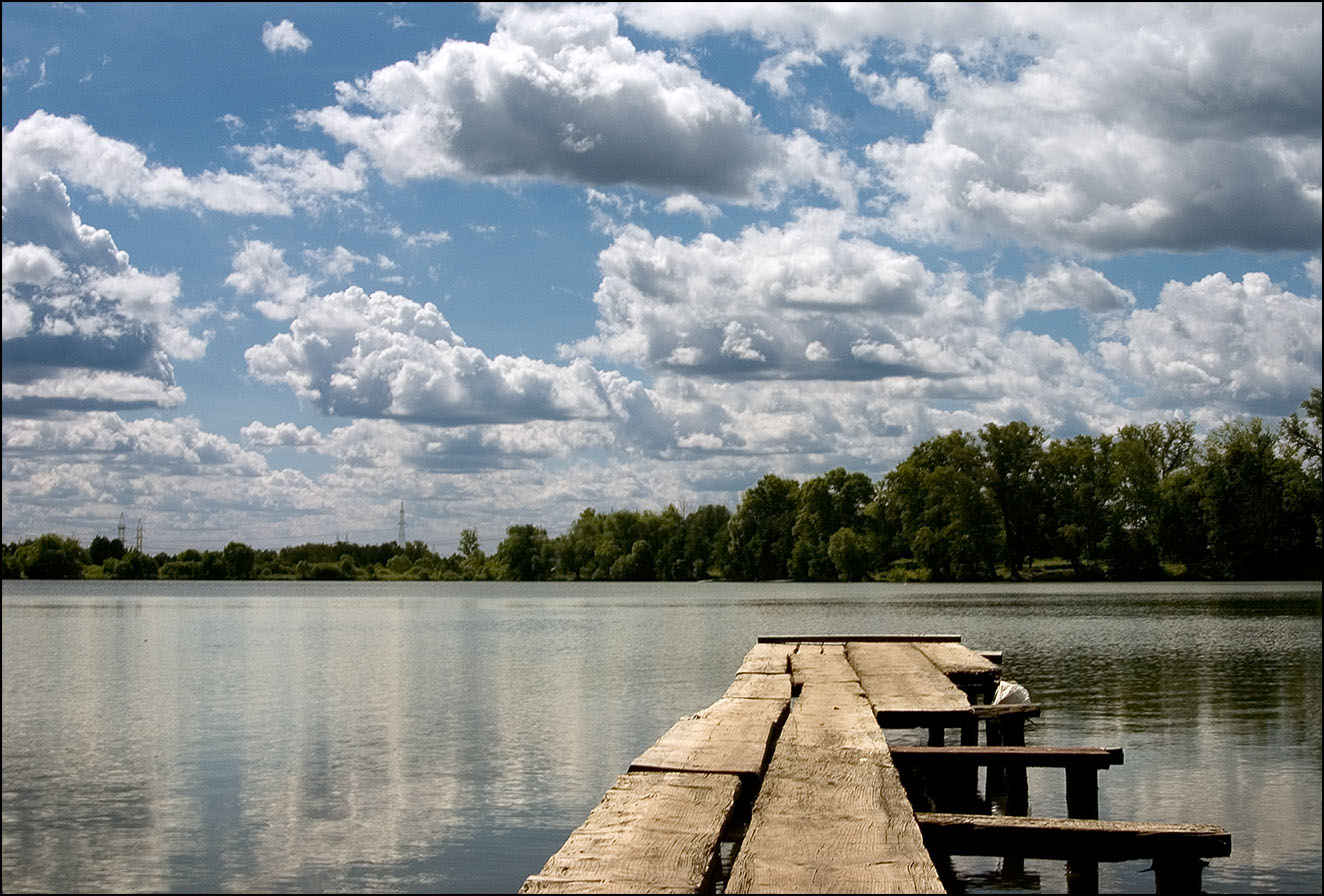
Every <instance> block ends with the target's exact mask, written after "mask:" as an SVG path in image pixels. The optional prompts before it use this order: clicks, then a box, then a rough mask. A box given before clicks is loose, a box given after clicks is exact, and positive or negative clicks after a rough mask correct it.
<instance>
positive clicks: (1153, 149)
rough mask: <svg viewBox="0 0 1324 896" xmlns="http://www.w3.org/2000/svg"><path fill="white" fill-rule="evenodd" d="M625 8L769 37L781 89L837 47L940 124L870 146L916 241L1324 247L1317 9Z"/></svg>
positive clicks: (649, 23) (1068, 247)
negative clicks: (1125, 36) (1323, 241)
mask: <svg viewBox="0 0 1324 896" xmlns="http://www.w3.org/2000/svg"><path fill="white" fill-rule="evenodd" d="M621 15H622V17H623V18H624V19H625V20H626V21H627V22H629V23H630V24H631V25H633V26H635V27H638V28H642V29H645V30H647V31H649V32H652V33H654V34H661V35H666V36H668V37H672V38H677V39H691V38H694V37H696V36H698V35H701V34H707V33H718V32H726V33H741V32H743V33H747V34H750V35H752V36H753V37H754V38H755V39H757V40H759V41H761V42H763V43H764V44H765V45H766V46H767V47H768V50H769V53H770V56H769V58H768V59H767V60H766V61H765V62H764V64H763V67H762V68H761V69H760V76H759V77H760V79H761V80H762V81H763V82H764V83H766V84H768V86H769V87H770V88H771V89H773V90H774V92H776V93H778V94H785V93H790V92H791V90H792V89H793V87H792V84H791V81H792V79H793V78H794V77H795V75H796V73H797V70H798V69H799V68H802V67H803V65H804V64H807V63H808V62H810V61H811V60H818V59H823V60H826V59H828V58H835V59H837V60H839V61H840V64H841V65H842V67H843V68H844V69H845V71H846V72H847V74H848V75H849V77H850V79H851V81H852V83H853V84H854V85H855V87H856V88H857V89H858V90H860V91H861V92H862V93H863V94H864V95H865V96H867V97H868V98H869V99H870V100H871V101H872V102H874V103H875V104H877V105H879V106H882V107H885V108H888V109H893V110H899V111H905V112H908V113H910V114H911V115H914V116H918V117H919V118H920V119H921V120H922V121H924V122H926V123H927V132H926V133H925V134H924V135H923V136H922V138H921V139H919V140H914V139H912V138H911V137H909V136H897V137H892V138H887V139H883V140H881V141H878V142H876V143H875V144H874V145H873V146H872V147H870V148H869V152H868V155H869V158H870V159H871V161H872V162H873V164H874V166H875V173H876V174H877V176H878V178H879V180H880V183H881V185H882V186H883V187H884V193H883V194H882V195H881V196H880V197H879V199H880V200H881V201H883V202H885V203H887V204H888V206H889V213H890V219H891V225H892V228H893V230H894V232H895V233H897V234H900V235H903V236H904V237H905V238H907V239H912V240H918V241H926V242H932V243H945V242H949V241H955V242H958V243H960V244H963V245H965V246H967V247H978V246H983V245H987V244H990V243H993V244H996V243H1021V244H1025V245H1038V246H1047V247H1052V248H1054V249H1057V250H1061V251H1069V252H1073V253H1090V254H1095V255H1109V254H1116V253H1122V252H1127V251H1132V250H1145V249H1166V250H1177V251H1188V250H1203V249H1216V248H1223V247H1236V248H1242V249H1251V250H1259V249H1297V250H1299V249H1307V250H1308V249H1311V248H1314V247H1316V246H1318V245H1319V242H1320V236H1321V226H1320V220H1321V161H1320V153H1319V139H1320V121H1321V88H1320V84H1321V62H1320V53H1319V46H1320V42H1321V33H1320V17H1319V11H1318V9H1317V8H1315V7H1313V6H1310V5H1308V4H1276V5H1272V6H1253V5H1238V4H1216V5H1213V6H1204V7H1198V8H1192V7H1189V6H1173V5H1170V4H1146V5H1142V6H1118V5H1107V4H1096V5H1087V6H1082V5H1080V4H1029V5H1027V4H937V5H934V4H914V3H890V4H851V5H842V6H838V7H824V6H821V5H808V4H804V5H790V4H784V5H781V6H779V7H777V8H775V9H769V8H767V7H765V6H758V5H749V4H712V5H710V6H708V7H696V6H694V5H692V4H625V5H624V6H623V7H622V8H621ZM1122 33H1125V34H1128V35H1134V38H1129V39H1126V40H1119V39H1118V37H1117V36H1118V34H1122Z"/></svg>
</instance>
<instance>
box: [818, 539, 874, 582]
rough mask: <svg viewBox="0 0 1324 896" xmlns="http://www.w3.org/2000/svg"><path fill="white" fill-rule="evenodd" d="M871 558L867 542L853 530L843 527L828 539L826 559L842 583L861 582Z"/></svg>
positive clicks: (871, 553)
mask: <svg viewBox="0 0 1324 896" xmlns="http://www.w3.org/2000/svg"><path fill="white" fill-rule="evenodd" d="M872 556H873V552H872V551H871V550H870V544H869V540H868V539H867V538H865V537H864V536H862V535H860V534H859V533H858V532H856V531H855V530H854V529H851V528H848V527H845V526H843V527H842V528H840V529H838V530H837V531H836V532H833V533H832V536H831V537H830V538H829V539H828V557H829V558H830V559H831V560H832V565H833V567H835V568H836V570H837V578H839V579H840V580H841V581H843V582H859V581H862V580H863V579H864V577H865V576H866V575H867V573H868V571H869V563H870V560H871V559H872Z"/></svg>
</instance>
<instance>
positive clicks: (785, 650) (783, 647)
mask: <svg viewBox="0 0 1324 896" xmlns="http://www.w3.org/2000/svg"><path fill="white" fill-rule="evenodd" d="M794 649H795V645H794V644H763V643H759V644H755V645H754V649H753V650H751V651H750V652H749V653H747V654H745V659H744V662H742V663H741V664H740V668H739V669H737V670H736V674H737V675H743V674H760V673H778V672H786V671H788V670H789V669H790V668H791V662H790V655H791V651H792V650H794Z"/></svg>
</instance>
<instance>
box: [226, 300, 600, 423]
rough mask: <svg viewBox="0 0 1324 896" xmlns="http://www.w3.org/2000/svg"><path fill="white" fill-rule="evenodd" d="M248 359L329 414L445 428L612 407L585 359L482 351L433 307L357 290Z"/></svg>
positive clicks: (316, 309)
mask: <svg viewBox="0 0 1324 896" xmlns="http://www.w3.org/2000/svg"><path fill="white" fill-rule="evenodd" d="M245 357H246V358H247V360H248V367H249V370H250V372H251V373H252V374H253V375H254V376H256V377H257V378H258V379H260V380H262V381H263V382H268V383H285V384H287V385H288V386H289V387H290V388H291V389H293V390H294V393H295V394H296V395H298V396H299V398H300V399H301V400H304V401H307V402H309V403H310V404H312V405H313V406H315V407H316V408H317V409H318V410H320V411H321V412H323V413H325V414H331V415H342V416H347V417H372V418H394V419H399V420H415V421H427V422H430V423H434V424H437V425H443V426H445V425H463V424H473V423H500V422H511V421H523V420H534V419H553V420H560V419H587V420H595V419H605V418H606V417H608V416H609V415H610V414H611V413H612V407H611V403H610V399H609V397H608V395H607V394H606V388H605V386H604V384H603V382H602V379H601V378H600V377H599V376H598V374H597V372H596V371H594V370H593V369H592V368H591V367H590V366H589V364H588V363H587V362H584V361H579V362H574V363H571V364H569V365H564V366H562V365H555V364H549V363H546V362H543V361H538V360H535V359H532V358H526V357H510V356H508V355H498V356H496V357H488V356H487V355H486V354H484V353H483V352H482V351H481V350H479V349H477V348H473V347H470V346H468V345H466V344H465V342H464V340H463V339H461V338H460V337H459V336H458V335H457V334H456V333H455V332H454V331H453V330H452V329H451V327H450V324H449V323H447V321H446V319H445V318H444V317H443V316H442V315H441V312H439V311H438V310H437V308H436V306H435V305H433V304H431V303H427V304H424V305H420V304H418V303H416V302H413V301H411V300H410V299H407V298H404V297H403V296H394V295H389V294H387V293H385V292H374V293H371V294H369V293H367V292H365V291H364V290H362V289H360V288H359V287H350V288H349V289H346V290H344V291H342V292H337V293H332V294H330V295H326V296H321V297H318V298H314V299H309V300H307V301H306V302H304V303H303V305H302V306H301V307H300V309H299V313H298V316H297V317H296V318H295V320H294V321H293V322H292V323H291V325H290V330H289V332H288V333H282V334H280V335H278V336H276V337H275V338H274V339H272V340H271V342H269V343H267V344H265V345H258V346H253V347H252V348H250V349H248V351H247V352H246V353H245Z"/></svg>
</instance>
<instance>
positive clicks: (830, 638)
mask: <svg viewBox="0 0 1324 896" xmlns="http://www.w3.org/2000/svg"><path fill="white" fill-rule="evenodd" d="M960 640H961V636H960V635H759V640H758V643H760V644H795V643H799V642H801V641H803V642H806V643H808V642H813V643H816V644H825V643H828V644H830V643H833V642H836V643H838V644H844V643H846V642H847V641H861V642H868V641H874V642H890V641H922V642H931V641H960Z"/></svg>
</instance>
